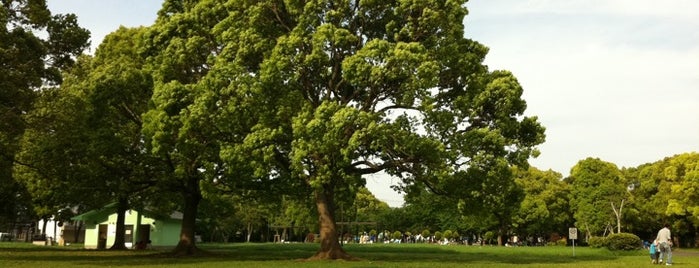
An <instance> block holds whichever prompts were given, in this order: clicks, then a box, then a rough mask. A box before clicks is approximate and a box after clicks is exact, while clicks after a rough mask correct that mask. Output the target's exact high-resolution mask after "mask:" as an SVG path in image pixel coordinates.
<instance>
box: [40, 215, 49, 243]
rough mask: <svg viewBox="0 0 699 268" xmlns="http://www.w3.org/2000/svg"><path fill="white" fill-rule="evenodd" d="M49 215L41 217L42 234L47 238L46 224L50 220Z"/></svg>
mask: <svg viewBox="0 0 699 268" xmlns="http://www.w3.org/2000/svg"><path fill="white" fill-rule="evenodd" d="M48 218H49V217H43V218H42V219H41V222H42V225H41V235H42V236H43V237H44V238H45V237H46V224H47V223H48V222H49V220H48Z"/></svg>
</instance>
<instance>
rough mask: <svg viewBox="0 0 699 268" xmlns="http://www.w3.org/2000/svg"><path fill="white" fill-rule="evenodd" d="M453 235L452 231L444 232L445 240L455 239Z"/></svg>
mask: <svg viewBox="0 0 699 268" xmlns="http://www.w3.org/2000/svg"><path fill="white" fill-rule="evenodd" d="M452 235H453V233H452V232H451V230H446V231H444V238H446V239H452V237H453V236H452Z"/></svg>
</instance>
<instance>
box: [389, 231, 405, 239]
mask: <svg viewBox="0 0 699 268" xmlns="http://www.w3.org/2000/svg"><path fill="white" fill-rule="evenodd" d="M391 238H393V239H402V238H403V233H401V232H400V231H395V232H393V235H392V236H391Z"/></svg>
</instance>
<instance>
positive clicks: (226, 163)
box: [146, 0, 544, 259]
mask: <svg viewBox="0 0 699 268" xmlns="http://www.w3.org/2000/svg"><path fill="white" fill-rule="evenodd" d="M466 14H467V11H466V8H465V5H464V1H421V2H415V1H311V2H301V1H297V2H294V1H259V2H249V1H237V0H231V1H226V2H225V3H221V2H219V1H211V0H204V1H174V0H173V1H166V2H165V4H164V5H163V9H162V10H161V12H160V13H159V15H160V16H159V18H158V20H157V22H156V25H154V27H153V28H152V29H153V30H152V35H151V36H152V38H151V40H152V42H153V49H152V50H150V51H149V53H151V54H150V55H151V56H150V57H151V59H152V61H153V64H154V65H153V66H154V70H155V72H156V75H155V76H154V77H155V78H156V79H155V86H156V88H155V93H154V97H153V102H154V104H155V107H156V109H155V110H153V111H152V112H150V113H149V115H148V116H147V120H146V121H147V122H150V123H148V124H149V127H147V128H146V130H147V131H149V132H148V133H151V134H152V136H153V137H154V140H153V141H154V145H155V146H154V149H155V150H156V152H159V153H162V154H167V155H169V156H171V159H172V160H173V164H174V165H173V167H175V168H174V170H177V171H178V172H177V173H176V174H177V175H178V176H180V177H181V178H183V180H182V181H183V182H186V183H185V184H186V185H190V187H189V188H188V191H186V193H187V194H188V195H191V196H190V197H187V199H188V200H189V201H187V204H191V206H192V208H191V209H193V210H194V211H196V208H195V207H196V204H197V202H198V201H197V200H200V199H201V191H200V189H198V188H197V185H199V184H198V183H199V182H200V181H201V180H203V179H206V178H207V175H208V174H212V175H213V176H212V177H208V178H209V179H214V178H218V177H216V175H215V174H217V172H215V170H222V174H227V176H225V177H223V178H221V179H228V180H233V179H235V180H239V181H246V180H247V181H273V182H276V183H277V184H283V185H286V186H289V187H292V189H300V190H301V191H304V192H308V193H309V196H310V197H312V198H313V199H314V200H315V205H316V208H317V210H318V214H319V218H320V221H319V226H320V235H321V243H320V249H319V251H318V252H317V254H316V255H315V256H314V258H319V259H338V258H343V259H348V258H352V257H351V256H349V255H348V254H347V253H346V252H345V251H344V250H343V249H342V248H341V247H340V244H339V241H338V237H337V231H338V230H337V226H336V223H335V222H336V219H335V214H336V212H337V209H338V207H337V206H336V205H337V203H336V201H338V199H337V198H341V199H344V198H345V197H344V196H349V197H352V196H354V193H356V191H358V190H359V189H360V188H361V186H363V185H364V179H363V177H362V176H363V175H366V174H373V173H376V172H380V171H385V172H386V173H387V174H389V175H392V176H396V177H399V178H400V179H402V183H403V184H404V185H411V184H423V185H427V187H428V188H430V189H431V190H433V191H436V192H451V193H454V194H457V193H458V194H460V195H461V196H462V197H465V196H470V195H472V194H473V193H475V192H479V191H482V188H481V187H480V185H486V186H487V185H493V184H497V183H499V182H500V179H501V178H502V177H503V175H507V173H503V170H508V169H509V166H510V165H520V164H526V161H527V159H528V158H529V157H530V156H531V155H532V154H533V153H534V152H535V148H534V147H535V146H536V145H538V144H540V143H541V142H543V139H544V136H543V127H541V126H540V125H539V123H538V122H537V121H536V118H535V117H527V116H524V115H523V113H524V111H525V109H526V103H525V102H524V100H522V99H521V94H522V88H521V87H520V85H519V84H518V82H517V80H516V79H515V78H514V76H513V75H512V74H511V73H509V72H506V71H489V70H488V69H487V67H486V66H484V65H483V64H482V61H483V59H484V57H485V55H486V53H487V48H486V47H484V46H483V45H481V44H479V43H477V42H475V41H472V40H469V39H467V38H465V37H464V26H463V18H464V16H465V15H466ZM216 157H220V161H221V162H220V163H217V162H216V160H215V158H216ZM207 163H213V164H207ZM241 171H251V172H245V173H244V172H241ZM234 175H235V176H234ZM505 179H506V180H509V181H512V178H511V177H509V178H507V177H506V178H505ZM470 181H477V183H473V184H472V185H469V182H470ZM461 185H468V187H462V186H461ZM491 188H492V189H496V188H497V187H491ZM188 213H189V212H188V211H185V219H184V221H185V223H186V222H189V220H188V219H189V218H188V216H187V215H188ZM191 221H192V224H193V219H191ZM183 230H184V229H183ZM186 236H187V235H186V234H185V233H184V231H183V236H182V237H183V238H184V237H186ZM192 244H193V242H192V243H188V244H187V245H192Z"/></svg>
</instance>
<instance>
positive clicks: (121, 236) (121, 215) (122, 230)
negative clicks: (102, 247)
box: [109, 197, 129, 250]
mask: <svg viewBox="0 0 699 268" xmlns="http://www.w3.org/2000/svg"><path fill="white" fill-rule="evenodd" d="M118 202H119V203H118V204H117V221H116V231H115V236H114V244H113V245H112V247H110V248H109V249H110V250H125V249H127V248H126V244H125V243H126V237H125V236H126V226H125V225H124V221H125V220H126V211H127V210H128V209H129V201H128V200H127V199H126V198H122V197H120V198H119V201H118Z"/></svg>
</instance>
